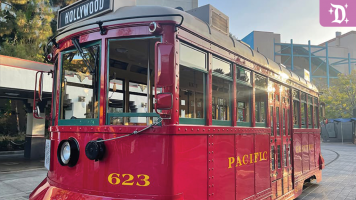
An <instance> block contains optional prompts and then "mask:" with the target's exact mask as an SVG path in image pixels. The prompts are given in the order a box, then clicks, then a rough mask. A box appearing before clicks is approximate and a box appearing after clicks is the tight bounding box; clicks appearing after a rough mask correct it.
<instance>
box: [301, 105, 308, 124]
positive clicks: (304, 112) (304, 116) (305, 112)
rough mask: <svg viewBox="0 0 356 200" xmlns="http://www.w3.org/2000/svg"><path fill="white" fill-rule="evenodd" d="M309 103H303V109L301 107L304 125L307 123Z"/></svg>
mask: <svg viewBox="0 0 356 200" xmlns="http://www.w3.org/2000/svg"><path fill="white" fill-rule="evenodd" d="M306 114H307V103H302V109H301V117H302V126H305V125H307V124H306V121H307V115H306Z"/></svg>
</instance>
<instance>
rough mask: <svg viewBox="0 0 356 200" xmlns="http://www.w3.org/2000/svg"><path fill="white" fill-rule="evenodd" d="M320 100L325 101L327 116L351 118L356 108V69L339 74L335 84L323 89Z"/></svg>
mask: <svg viewBox="0 0 356 200" xmlns="http://www.w3.org/2000/svg"><path fill="white" fill-rule="evenodd" d="M321 92H322V93H323V94H322V95H321V96H320V101H321V102H324V103H325V114H326V118H339V117H340V116H341V117H343V118H351V117H352V114H353V109H356V70H354V71H352V72H351V74H350V75H345V74H339V75H338V79H337V81H336V82H335V85H334V86H332V87H330V88H325V89H322V90H321Z"/></svg>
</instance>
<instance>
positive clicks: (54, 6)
mask: <svg viewBox="0 0 356 200" xmlns="http://www.w3.org/2000/svg"><path fill="white" fill-rule="evenodd" d="M73 2H75V0H51V1H50V0H5V1H0V4H1V6H0V54H2V55H7V56H13V57H18V58H23V59H28V60H33V61H40V62H43V61H44V48H45V45H46V44H47V42H48V39H49V38H50V37H51V36H52V35H54V34H55V33H56V26H57V25H56V21H55V20H56V19H57V18H56V15H57V12H56V11H57V10H58V8H61V7H64V6H66V5H68V4H71V3H73Z"/></svg>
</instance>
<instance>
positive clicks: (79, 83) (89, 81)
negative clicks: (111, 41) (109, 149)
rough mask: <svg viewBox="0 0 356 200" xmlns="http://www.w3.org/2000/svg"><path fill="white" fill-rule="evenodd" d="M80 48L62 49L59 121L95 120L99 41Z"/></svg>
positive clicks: (83, 122)
mask: <svg viewBox="0 0 356 200" xmlns="http://www.w3.org/2000/svg"><path fill="white" fill-rule="evenodd" d="M81 48H82V51H83V53H82V54H81V53H79V51H77V50H70V51H66V52H63V53H62V68H61V96H60V97H61V98H60V113H59V114H60V118H59V119H60V120H59V124H60V125H71V122H73V121H77V120H80V123H82V124H83V125H95V124H98V103H99V102H98V101H99V98H98V96H99V78H100V70H98V69H99V68H100V67H99V66H98V65H99V63H100V62H99V60H100V59H99V58H100V45H99V44H94V45H89V46H88V45H87V46H83V47H81ZM77 122H78V121H77Z"/></svg>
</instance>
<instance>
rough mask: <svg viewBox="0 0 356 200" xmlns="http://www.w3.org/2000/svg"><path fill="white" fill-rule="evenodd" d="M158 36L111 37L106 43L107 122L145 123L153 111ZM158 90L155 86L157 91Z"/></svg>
mask: <svg viewBox="0 0 356 200" xmlns="http://www.w3.org/2000/svg"><path fill="white" fill-rule="evenodd" d="M159 40H160V38H156V37H143V38H135V39H112V40H109V43H108V55H109V58H108V72H107V73H108V75H107V77H108V91H107V105H108V106H107V122H106V123H107V124H110V125H129V126H146V125H149V124H152V123H153V122H154V121H155V120H156V119H157V117H158V115H157V114H156V113H154V111H153V108H154V105H153V99H154V96H155V87H154V77H155V71H154V65H155V60H154V57H155V56H154V53H153V52H155V43H156V42H158V41H159ZM160 92H162V91H161V89H160V88H157V93H160Z"/></svg>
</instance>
